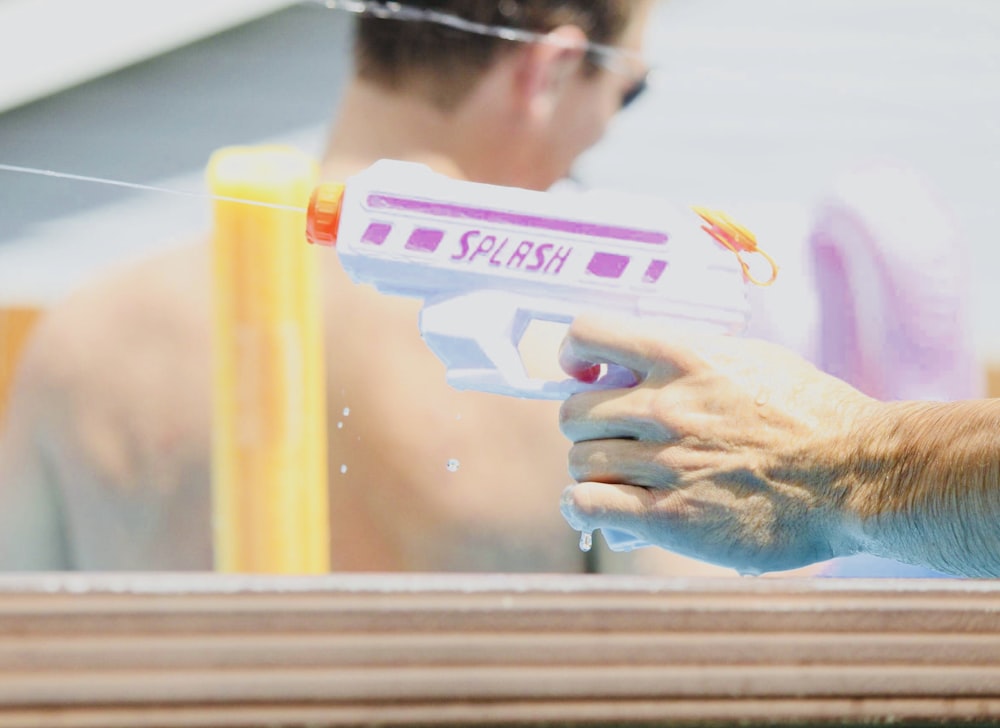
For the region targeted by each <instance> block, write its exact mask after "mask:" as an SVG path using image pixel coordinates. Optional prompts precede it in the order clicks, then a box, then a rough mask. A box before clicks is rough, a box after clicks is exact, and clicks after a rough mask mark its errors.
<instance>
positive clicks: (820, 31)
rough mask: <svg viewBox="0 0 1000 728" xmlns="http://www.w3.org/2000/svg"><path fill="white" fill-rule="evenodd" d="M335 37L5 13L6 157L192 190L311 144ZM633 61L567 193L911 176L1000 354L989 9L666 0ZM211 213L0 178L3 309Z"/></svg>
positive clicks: (2, 0)
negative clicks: (581, 187)
mask: <svg viewBox="0 0 1000 728" xmlns="http://www.w3.org/2000/svg"><path fill="white" fill-rule="evenodd" d="M348 28H349V18H348V17H346V16H345V15H344V14H342V13H339V12H333V11H328V10H325V9H323V8H321V7H319V6H317V5H310V4H301V3H299V4H296V3H288V2H281V1H278V0H252V1H251V0H198V1H197V2H191V1H189V0H173V1H172V2H170V3H159V4H157V3H154V4H149V3H134V2H129V0H91V2H88V3H80V4H75V3H67V2H62V1H61V0H0V67H2V68H3V69H4V72H3V74H2V75H0V163H6V164H12V165H24V166H31V167H42V168H47V169H53V170H59V171H64V172H70V173H74V174H82V175H92V176H99V177H110V178H114V179H120V180H128V181H133V182H138V183H145V184H153V185H160V186H165V187H169V188H174V189H180V190H189V191H195V192H200V191H203V190H204V183H203V180H202V171H203V168H204V165H205V162H206V160H207V158H208V156H209V154H210V153H211V152H212V151H213V150H214V149H217V148H218V147H221V146H226V145H232V144H247V143H258V142H262V141H285V142H290V143H293V144H296V145H298V146H300V147H302V148H304V149H305V150H307V151H312V152H316V153H319V152H320V150H321V147H322V143H323V139H324V131H325V127H326V124H327V121H328V120H329V118H330V116H331V114H332V113H333V111H334V108H335V104H336V100H337V97H338V93H339V89H340V86H341V81H342V79H343V76H344V73H345V71H346V67H345V64H346V63H347V50H348V40H349V38H348ZM648 55H649V57H650V60H651V61H652V63H653V64H654V65H655V66H656V67H657V68H658V73H657V75H656V79H655V85H654V89H653V92H652V93H650V94H648V95H647V96H646V97H644V98H643V99H642V100H641V101H640V102H639V103H638V104H637V105H636V106H635V108H634V110H633V109H630V110H629V111H628V112H627V113H625V114H622V115H621V116H620V118H618V119H617V120H616V121H615V123H614V126H613V127H612V129H611V131H610V133H609V134H608V136H607V137H606V139H605V140H604V142H603V143H602V144H601V145H600V146H599V147H598V148H596V149H594V150H592V151H591V152H590V153H588V154H587V155H586V156H585V158H584V159H583V161H582V163H581V164H580V165H579V169H578V176H579V178H580V180H581V181H582V182H583V183H585V184H587V185H592V186H604V187H616V188H619V189H623V190H627V191H636V192H643V193H648V194H653V195H657V196H662V197H664V198H667V199H672V200H676V201H678V202H684V203H687V202H699V203H702V204H709V205H719V206H726V205H737V206H739V205H746V204H747V203H755V204H761V205H774V207H773V208H772V209H774V210H782V209H787V210H789V211H793V210H796V209H807V208H808V206H809V205H811V204H812V202H813V201H814V200H816V199H817V198H819V197H820V196H822V195H823V194H825V193H826V192H827V191H828V189H829V187H830V185H831V183H832V180H834V179H835V178H836V176H837V175H838V174H840V173H841V172H842V171H843V170H845V169H848V168H850V167H851V166H852V165H855V164H857V163H859V162H864V161H867V160H872V159H890V160H894V161H897V162H901V163H904V164H906V165H907V166H909V167H912V168H913V169H915V170H917V171H919V172H921V173H922V174H924V175H926V176H927V178H928V179H930V180H931V182H932V184H933V186H934V187H935V189H936V191H937V194H938V195H939V198H940V200H941V202H942V204H943V205H944V206H945V208H946V209H947V210H949V211H950V212H951V213H952V214H953V216H954V219H955V221H956V223H957V224H958V225H959V226H960V228H961V230H962V240H963V241H964V242H965V243H966V244H967V246H968V249H969V254H970V256H971V260H972V266H971V276H970V286H971V289H972V296H973V301H974V307H973V308H974V319H975V320H974V321H973V324H974V328H975V334H976V345H977V347H978V350H979V351H980V353H981V356H982V359H983V361H984V364H985V363H988V362H998V361H1000V325H998V323H997V321H996V312H998V311H1000V286H998V285H996V283H995V282H994V280H993V279H994V276H995V275H996V274H997V272H998V271H1000V245H998V244H997V242H996V238H997V231H998V230H1000V204H998V202H997V200H998V189H997V188H998V183H997V180H998V179H1000V2H997V1H996V0H808V2H802V0H669V2H663V3H661V4H660V5H658V7H657V10H656V17H655V20H654V23H653V29H652V32H651V35H650V37H649V44H648ZM789 214H790V215H791V216H793V217H794V214H793V213H791V212H790V213H789ZM209 215H210V207H209V204H208V203H207V202H206V201H204V200H200V199H197V198H193V197H182V196H173V195H167V194H154V193H148V192H136V191H132V190H123V189H119V188H114V187H106V186H102V185H96V184H87V183H82V182H72V181H64V180H59V179H54V178H49V177H33V176H28V175H23V174H13V173H9V172H2V171H0V305H17V304H26V305H42V306H43V305H45V304H46V303H47V302H49V301H51V300H53V299H54V298H56V297H59V296H61V295H63V294H64V293H65V292H66V291H67V290H69V289H70V288H71V287H73V286H75V285H77V284H79V283H80V282H81V281H83V280H86V279H87V278H88V277H90V276H93V275H96V274H98V273H100V272H102V271H103V270H105V269H107V268H108V267H109V266H112V265H116V264H118V263H121V262H124V261H127V260H129V259H132V258H134V257H137V256H140V255H143V254H145V253H147V252H148V251H150V250H151V249H153V248H156V247H158V246H163V245H169V244H170V243H171V242H172V241H174V240H180V239H183V238H185V237H187V236H189V235H191V234H192V233H194V232H197V231H199V230H203V229H205V228H206V227H207V225H208V223H209ZM772 217H773V216H772ZM805 224H806V223H805V222H804V219H799V220H791V219H790V220H789V225H788V227H787V229H786V230H784V231H783V232H781V233H780V234H782V235H785V236H787V237H789V238H794V237H796V236H799V235H802V234H803V233H804V230H805V228H804V225H805ZM776 234H778V233H776ZM758 235H759V236H760V235H761V231H758ZM763 239H766V235H765V236H763ZM778 247H779V248H780V247H781V245H778ZM0 343H2V342H0Z"/></svg>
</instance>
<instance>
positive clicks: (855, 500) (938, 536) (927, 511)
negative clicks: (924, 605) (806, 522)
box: [844, 400, 1000, 577]
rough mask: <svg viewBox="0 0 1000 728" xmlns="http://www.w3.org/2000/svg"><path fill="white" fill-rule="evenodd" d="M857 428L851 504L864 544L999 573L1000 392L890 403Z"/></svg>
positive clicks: (949, 566)
mask: <svg viewBox="0 0 1000 728" xmlns="http://www.w3.org/2000/svg"><path fill="white" fill-rule="evenodd" d="M853 435H854V436H856V439H855V440H854V441H855V443H856V444H855V445H854V446H853V447H852V448H851V450H852V452H851V455H850V457H849V459H848V460H849V462H848V467H847V469H846V471H845V472H846V476H845V477H847V478H849V479H850V480H851V486H852V487H851V488H850V489H849V492H850V496H849V497H848V498H847V499H846V501H845V504H844V505H845V506H846V508H847V510H848V511H849V512H850V513H851V514H852V516H854V518H852V519H851V520H853V521H854V522H855V523H856V524H857V529H858V533H857V534H856V537H857V540H858V543H859V545H860V547H861V549H862V550H864V551H867V552H869V553H872V554H875V555H878V556H886V557H889V558H893V559H897V560H899V561H904V562H908V563H915V564H922V565H925V566H929V567H931V568H934V569H938V570H940V571H944V572H946V573H951V574H959V575H965V576H979V577H985V576H1000V400H974V401H973V400H970V401H964V402H949V403H929V402H922V403H916V402H899V403H886V404H884V405H883V406H882V407H880V408H879V410H878V414H876V415H874V416H873V417H872V418H871V419H870V421H868V422H866V423H863V424H862V425H861V426H860V427H859V428H858V429H857V430H855V431H854V433H853Z"/></svg>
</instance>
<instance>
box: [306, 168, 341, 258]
mask: <svg viewBox="0 0 1000 728" xmlns="http://www.w3.org/2000/svg"><path fill="white" fill-rule="evenodd" d="M343 203H344V185H342V184H336V183H327V184H322V185H319V186H317V187H316V189H314V190H313V193H312V197H310V198H309V210H308V212H306V239H307V240H308V241H309V242H310V243H315V244H317V245H336V244H337V228H338V227H340V208H341V206H342V205H343Z"/></svg>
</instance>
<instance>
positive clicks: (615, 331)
mask: <svg viewBox="0 0 1000 728" xmlns="http://www.w3.org/2000/svg"><path fill="white" fill-rule="evenodd" d="M687 338H688V337H687V335H685V333H684V332H682V331H680V330H678V329H675V328H673V327H667V326H663V325H661V324H659V325H653V324H650V323H649V322H644V321H642V320H639V319H635V318H628V317H621V318H615V317H606V316H598V315H593V314H584V315H581V316H578V317H577V318H576V319H575V320H574V321H573V323H572V324H571V325H570V327H569V331H568V333H567V334H566V338H565V339H564V340H563V343H562V346H561V348H560V351H559V362H560V364H561V365H562V367H563V369H564V370H565V371H566V372H567V373H568V374H570V375H574V376H575V375H576V374H575V373H576V372H580V371H583V370H586V369H588V367H590V366H592V365H595V364H617V365H619V366H622V367H625V368H626V369H631V370H632V371H633V372H635V373H636V374H637V375H638V379H639V380H640V381H642V380H644V379H645V378H646V376H647V375H648V374H649V373H650V372H651V371H652V370H653V369H654V368H657V367H660V368H661V369H663V368H665V369H666V371H665V372H664V373H666V374H668V375H669V376H670V377H671V378H673V377H674V376H677V375H678V374H682V373H686V372H690V371H693V370H695V369H697V368H698V367H699V366H700V365H702V363H703V362H702V360H701V358H700V357H699V356H698V355H697V354H696V353H695V352H694V351H693V350H692V349H690V348H689V347H688V346H686V339H687Z"/></svg>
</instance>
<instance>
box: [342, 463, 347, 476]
mask: <svg viewBox="0 0 1000 728" xmlns="http://www.w3.org/2000/svg"><path fill="white" fill-rule="evenodd" d="M346 472H347V466H346V465H341V466H340V474H341V475H343V474H344V473H346Z"/></svg>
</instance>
